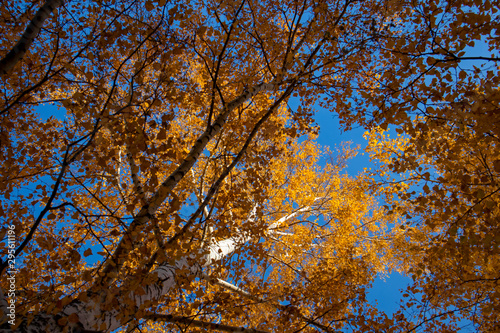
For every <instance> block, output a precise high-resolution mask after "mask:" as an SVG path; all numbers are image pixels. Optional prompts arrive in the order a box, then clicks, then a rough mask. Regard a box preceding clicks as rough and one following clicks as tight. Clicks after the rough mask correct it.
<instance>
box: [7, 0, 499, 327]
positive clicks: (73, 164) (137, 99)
mask: <svg viewBox="0 0 500 333" xmlns="http://www.w3.org/2000/svg"><path fill="white" fill-rule="evenodd" d="M418 5H420V3H418V4H417V5H415V4H413V3H412V4H409V3H403V2H400V1H389V0H373V1H372V0H369V1H363V2H361V1H356V0H346V1H321V2H315V1H308V0H305V1H281V2H274V1H253V0H242V1H236V2H234V1H203V2H182V1H166V0H157V1H152V0H121V1H114V0H99V1H94V2H80V1H51V0H47V1H45V2H44V1H17V0H16V1H14V0H11V1H6V2H5V6H2V8H1V9H0V10H1V16H0V17H1V20H2V24H1V27H0V29H2V30H1V34H0V36H1V37H0V45H1V50H2V51H1V52H0V57H1V60H0V75H1V79H0V80H1V81H0V84H1V91H2V95H1V102H0V109H1V111H0V117H1V120H0V121H1V127H0V154H1V158H2V161H3V162H2V164H1V165H0V177H1V178H0V179H1V181H0V184H1V185H0V186H1V187H0V190H1V193H2V196H3V198H4V199H2V202H1V204H0V213H1V216H2V229H1V230H0V231H1V235H0V236H2V239H3V242H4V244H5V249H6V251H5V253H4V254H3V255H4V256H3V257H2V263H1V269H2V273H1V274H2V279H1V287H2V288H1V289H2V294H3V295H0V296H2V297H1V301H2V310H3V314H4V315H3V317H2V319H1V325H2V326H0V331H2V332H56V333H57V332H87V333H89V332H134V331H135V332H145V331H147V332H170V331H172V332H184V331H193V332H198V331H223V332H298V331H306V332H307V331H310V332H315V331H323V332H334V331H339V330H353V331H355V330H359V331H366V330H368V329H379V330H384V329H387V330H403V331H414V330H418V329H425V328H427V327H430V326H426V325H427V324H426V323H429V322H430V323H432V324H434V323H437V324H436V325H438V324H439V325H441V328H443V330H445V329H446V326H445V325H446V319H447V318H446V317H445V316H443V315H438V316H434V315H433V314H432V312H429V313H431V319H429V318H428V317H425V315H426V314H425V313H424V315H423V316H421V317H418V316H415V317H412V316H405V315H404V314H403V312H400V313H397V314H396V315H395V316H394V317H392V318H390V317H388V316H387V315H386V314H384V313H383V312H382V311H379V309H377V307H376V306H375V305H373V304H370V303H369V302H368V301H367V298H366V293H367V289H368V288H369V287H370V286H371V284H372V283H373V281H374V280H375V279H376V278H377V277H379V276H381V275H384V274H387V273H389V272H392V271H395V270H398V271H400V272H402V273H406V274H412V272H413V271H414V270H415V267H417V266H418V265H419V264H421V263H423V262H424V261H425V260H423V259H422V258H424V256H423V255H422V251H421V248H420V247H419V246H420V245H421V244H424V243H421V244H420V243H419V244H417V245H416V243H414V242H409V241H408V235H409V234H408V230H409V229H408V227H409V225H408V222H407V221H406V220H405V219H404V217H405V214H408V211H405V210H404V209H399V208H398V209H396V208H397V207H396V206H394V207H392V209H391V210H390V207H387V208H384V207H380V206H379V205H378V202H379V201H380V197H377V196H380V195H381V194H394V193H400V191H402V190H404V188H402V187H391V186H385V185H386V184H387V183H383V184H382V185H381V184H380V183H375V182H374V181H373V178H372V177H371V175H370V174H369V173H366V174H360V175H359V176H357V177H349V176H347V175H346V174H345V172H344V171H343V167H344V166H345V164H346V161H347V160H348V159H349V158H350V157H352V156H354V155H355V154H356V151H355V150H353V149H351V148H349V147H348V146H342V147H341V148H340V149H339V150H338V151H337V152H335V151H330V150H329V149H328V148H327V147H321V146H319V145H318V144H317V143H316V142H315V137H316V135H317V132H318V125H317V124H315V122H314V117H313V116H314V111H315V109H316V108H318V107H319V106H324V107H327V108H328V109H330V110H332V111H333V112H336V113H337V114H338V115H339V116H340V118H341V123H342V126H343V128H344V129H349V128H350V127H352V126H356V125H362V126H366V127H367V128H368V129H374V130H375V132H372V134H371V135H372V136H373V137H375V136H376V135H378V134H377V133H380V131H379V130H377V128H376V125H380V126H381V127H382V128H386V126H387V125H388V124H391V123H396V124H399V125H400V124H401V121H400V120H405V121H408V123H407V124H409V123H410V122H411V121H413V120H414V119H412V118H411V112H410V111H412V109H409V108H407V107H405V108H403V109H401V110H399V111H397V110H398V109H397V107H396V105H398V104H397V103H398V100H397V98H398V96H399V95H397V94H395V92H394V89H396V88H394V89H393V87H395V86H396V85H398V84H404V83H405V82H410V83H411V84H409V85H408V86H409V87H416V89H419V91H422V92H426V91H427V90H426V89H424V88H423V87H422V86H419V85H418V84H419V83H420V81H418V80H412V79H413V76H412V75H416V76H417V77H418V75H421V78H422V80H424V77H425V75H426V73H427V72H426V71H425V69H424V68H423V67H418V66H415V64H414V63H413V62H412V61H413V60H414V59H418V58H419V57H421V56H422V57H423V56H425V55H422V54H421V53H418V52H423V51H421V50H420V48H419V43H413V44H412V43H408V50H407V49H404V48H403V46H406V45H407V44H406V42H405V41H407V40H408V39H410V38H416V39H417V40H418V39H419V38H422V40H426V41H427V40H432V38H433V36H434V35H433V34H432V33H433V32H434V30H433V29H434V27H433V25H432V24H430V25H429V24H427V25H425V24H423V25H422V26H419V27H420V30H418V31H419V32H421V33H420V34H416V35H412V32H411V31H410V30H409V29H408V27H409V26H411V24H412V23H410V22H417V23H416V24H417V25H418V24H419V23H420V21H418V19H421V20H422V18H424V20H423V21H424V22H427V21H426V19H427V18H428V13H427V11H425V10H422V11H418V10H414V9H415V8H419V7H418ZM415 6H416V7H415ZM422 6H423V7H425V6H430V5H428V4H426V3H424V2H422ZM453 8H455V7H453ZM486 10H488V9H486ZM489 10H491V6H490V9H489ZM449 15H451V17H457V16H458V15H459V14H458V13H457V12H456V11H450V14H449ZM483 19H484V20H486V18H483ZM490 19H491V18H490ZM405 20H408V21H405ZM430 20H432V19H430ZM426 29H427V30H426ZM429 31H430V32H431V33H430V34H427V32H429ZM490 31H491V30H490ZM478 33H479V34H480V35H481V34H483V35H484V34H486V33H487V32H486V30H484V31H483V30H481V29H479V32H478ZM459 35H460V34H459ZM429 36H430V37H429ZM391 43H392V44H391ZM450 43H451V42H450ZM391 45H392V46H393V45H396V48H392V46H391ZM432 45H434V44H432ZM415 50H416V51H415ZM433 50H434V49H433ZM410 51H411V52H413V51H415V52H417V53H418V54H417V55H412V53H411V52H410ZM440 52H441V51H439V52H438V51H436V52H435V53H437V54H442V53H440ZM445 60H446V59H445ZM454 60H455V61H458V60H457V59H454ZM398 61H401V63H402V64H404V65H401V66H400V65H399V62H398ZM443 61H444V60H443ZM488 61H496V60H495V59H494V57H492V59H488ZM417 63H418V64H420V63H419V62H418V60H417ZM398 66H400V67H398ZM401 68H403V69H405V71H401V73H400V74H394V73H395V72H396V71H397V70H400V69H401ZM414 68H416V69H418V70H419V71H420V72H418V71H416V72H415V71H414V70H413V69H414ZM382 70H384V71H386V72H387V73H389V74H385V72H381V71H382ZM381 73H382V74H383V75H382V74H381ZM415 73H417V74H415ZM432 75H435V73H434V74H432ZM419 79H420V77H419ZM385 80H387V82H386V81H385ZM391 89H393V90H391ZM410 90H411V89H410ZM409 96H410V95H406V94H403V95H402V97H401V98H403V97H404V103H406V102H408V103H409V105H413V106H414V107H415V105H416V107H418V106H419V105H418V102H417V103H416V104H415V103H414V102H413V101H408V99H409ZM387 101H390V102H391V103H392V102H394V104H391V105H389V104H387V105H386V104H384V103H382V102H387ZM404 103H403V104H404ZM412 103H414V104H412ZM404 105H406V104H404ZM374 110H379V111H375V112H374ZM395 110H396V111H395ZM49 115H50V116H49ZM401 128H402V130H408V131H409V132H408V133H409V134H412V133H413V132H411V131H410V130H409V129H408V128H407V127H404V126H402V127H401ZM372 142H374V140H372ZM380 147H382V145H379V148H380ZM393 151H394V150H393ZM417 151H418V150H417ZM418 152H419V153H420V151H418ZM372 154H373V156H374V157H377V158H379V160H380V161H381V162H387V161H388V157H387V156H388V155H387V154H383V153H378V152H377V150H376V149H375V148H374V149H373V150H372ZM419 156H420V155H419ZM426 161H428V160H426ZM488 163H490V162H488ZM492 163H493V162H492ZM382 168H385V169H383V170H384V171H385V172H388V170H389V169H390V168H389V169H387V166H382ZM396 171H397V170H396ZM381 175H384V174H383V173H381ZM444 196H445V197H446V194H444ZM388 198H389V199H388ZM384 200H387V202H386V203H391V202H390V197H387V198H385V199H384ZM401 204H402V206H401V207H413V206H411V205H410V202H409V201H402V202H401ZM405 205H406V206H405ZM408 205H410V206H408ZM440 218H441V219H443V218H444V217H443V216H441V217H440ZM412 227H415V228H416V229H415V230H417V231H418V232H416V233H415V234H418V235H430V234H431V233H432V232H434V230H427V229H425V228H420V229H418V227H416V226H412ZM421 237H423V236H421ZM422 239H423V238H422ZM418 240H420V238H419V239H416V241H417V243H418ZM11 244H14V245H13V246H11ZM425 244H429V243H425ZM430 244H431V245H434V244H433V243H432V241H431V243H430ZM429 253H431V252H429ZM447 256H448V257H447V258H451V259H453V258H454V257H453V256H454V254H453V253H452V252H450V253H448V254H447ZM9 260H10V261H9ZM413 264H414V265H413ZM412 265H413V266H412ZM436 267H437V266H433V265H429V266H427V267H423V266H422V269H423V270H425V269H427V270H429V272H431V273H430V275H432V272H434V271H436ZM430 270H433V271H430ZM414 276H416V281H417V282H419V281H427V280H424V279H422V280H419V276H420V275H419V274H414ZM9 278H15V283H14V284H15V313H14V314H15V316H14V315H13V314H12V313H11V311H10V309H9V304H11V303H9V302H11V300H12V299H13V297H12V296H11V295H10V288H11V286H10V281H12V280H9ZM491 279H493V280H494V279H497V278H495V277H492V278H491ZM495 281H496V280H495ZM425 286H426V288H427V286H430V287H431V286H432V284H425ZM430 287H429V288H430ZM429 288H428V289H429ZM491 288H495V287H494V286H493V287H491V286H489V287H487V289H486V290H487V292H489V293H492V291H491V290H492V289H491ZM424 289H425V288H424ZM469 290H470V289H469ZM418 292H419V291H416V293H417V294H418ZM453 295H454V297H455V296H456V297H457V299H459V300H462V299H463V297H464V296H463V294H462V295H460V294H453ZM457 295H458V296H457ZM491 295H493V294H491ZM447 304H448V303H446V302H444V303H443V304H441V305H439V306H438V308H440V309H442V308H446V306H447ZM490 312H491V311H490ZM474 315H477V316H479V317H480V318H482V319H481V320H482V322H486V321H487V320H488V318H490V317H491V318H492V316H493V315H494V313H493V315H487V314H486V312H484V314H483V313H479V312H474ZM488 316H490V317H488ZM485 318H486V319H485ZM481 320H480V321H481ZM424 324H425V325H424ZM436 327H437V326H436ZM484 327H485V328H488V327H491V326H486V325H485V326H484Z"/></svg>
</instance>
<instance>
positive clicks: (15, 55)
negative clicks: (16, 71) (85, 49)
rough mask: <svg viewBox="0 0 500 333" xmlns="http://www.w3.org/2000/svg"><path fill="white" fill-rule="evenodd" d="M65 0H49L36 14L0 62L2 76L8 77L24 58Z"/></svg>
mask: <svg viewBox="0 0 500 333" xmlns="http://www.w3.org/2000/svg"><path fill="white" fill-rule="evenodd" d="M63 4H64V0H47V1H46V2H45V3H44V4H43V6H42V7H41V8H40V9H39V10H38V11H37V12H36V14H35V17H33V19H32V20H31V21H30V23H29V24H28V27H27V28H26V30H25V31H24V33H23V35H22V36H21V38H20V39H19V41H18V42H17V43H16V45H15V46H14V47H13V48H12V49H11V50H10V51H9V53H7V54H6V55H5V57H3V58H2V60H0V75H6V74H8V72H10V71H11V70H12V68H14V66H15V65H16V64H17V63H18V62H19V60H21V59H22V58H23V56H24V55H25V53H26V51H28V49H29V47H30V46H31V43H33V40H34V39H35V37H36V36H37V35H38V33H39V32H40V30H41V29H42V25H43V22H44V21H45V20H46V19H47V18H48V17H49V16H50V14H52V12H53V11H54V10H56V9H57V8H59V7H61V6H62V5H63Z"/></svg>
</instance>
